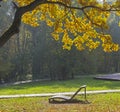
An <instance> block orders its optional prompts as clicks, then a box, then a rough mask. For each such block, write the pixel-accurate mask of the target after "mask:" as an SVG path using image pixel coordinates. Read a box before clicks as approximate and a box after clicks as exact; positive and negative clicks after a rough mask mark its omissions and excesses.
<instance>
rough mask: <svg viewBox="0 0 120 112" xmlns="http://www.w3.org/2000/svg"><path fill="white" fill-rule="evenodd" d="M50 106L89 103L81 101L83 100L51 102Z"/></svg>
mask: <svg viewBox="0 0 120 112" xmlns="http://www.w3.org/2000/svg"><path fill="white" fill-rule="evenodd" d="M49 103H50V104H90V103H91V102H89V101H83V100H76V99H74V100H71V101H57V100H53V101H52V102H49Z"/></svg>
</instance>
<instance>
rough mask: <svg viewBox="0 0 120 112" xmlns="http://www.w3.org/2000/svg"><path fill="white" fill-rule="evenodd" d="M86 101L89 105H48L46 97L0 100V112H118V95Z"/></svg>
mask: <svg viewBox="0 0 120 112" xmlns="http://www.w3.org/2000/svg"><path fill="white" fill-rule="evenodd" d="M78 98H79V97H78ZM87 99H88V101H90V102H91V103H90V104H81V103H67V104H49V103H48V97H36V98H14V99H0V112H120V94H119V93H108V94H96V95H88V96H87Z"/></svg>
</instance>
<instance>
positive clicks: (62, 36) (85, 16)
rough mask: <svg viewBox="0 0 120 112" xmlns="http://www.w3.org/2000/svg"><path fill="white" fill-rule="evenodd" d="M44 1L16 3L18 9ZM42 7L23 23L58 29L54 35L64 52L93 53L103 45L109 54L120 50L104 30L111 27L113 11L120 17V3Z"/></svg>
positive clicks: (64, 2)
mask: <svg viewBox="0 0 120 112" xmlns="http://www.w3.org/2000/svg"><path fill="white" fill-rule="evenodd" d="M35 1H40V0H14V3H16V4H17V5H18V7H24V6H28V7H30V5H31V4H32V3H33V2H35ZM41 1H43V2H41V3H40V4H39V5H36V7H35V8H34V9H33V10H31V11H27V12H26V13H24V14H23V15H22V21H23V22H24V23H26V24H29V25H31V26H33V27H37V26H39V25H40V21H45V22H46V24H47V25H48V26H49V27H51V28H54V31H53V32H52V33H51V35H52V37H53V38H54V39H55V40H56V41H58V40H59V41H61V42H62V43H63V49H67V50H70V49H71V47H72V46H75V47H76V48H77V49H78V50H80V51H82V50H84V49H89V50H90V51H91V50H93V49H96V48H97V47H99V46H102V47H103V50H104V51H105V52H112V51H118V50H119V45H118V44H115V43H114V42H113V41H112V37H111V35H109V34H106V33H105V32H104V31H105V30H107V29H108V28H109V24H108V21H109V18H110V15H111V12H113V13H115V14H116V15H117V16H120V11H119V10H120V2H119V0H118V1H114V2H109V3H108V2H106V1H105V0H103V1H101V2H99V0H41Z"/></svg>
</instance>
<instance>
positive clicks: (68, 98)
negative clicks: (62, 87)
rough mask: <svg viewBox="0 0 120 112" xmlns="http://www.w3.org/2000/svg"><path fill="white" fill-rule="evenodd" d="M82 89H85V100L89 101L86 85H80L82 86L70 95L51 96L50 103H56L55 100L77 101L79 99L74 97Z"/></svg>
mask: <svg viewBox="0 0 120 112" xmlns="http://www.w3.org/2000/svg"><path fill="white" fill-rule="evenodd" d="M81 89H84V99H85V101H87V99H86V85H83V86H80V88H79V89H78V90H77V91H76V92H75V93H74V94H73V95H72V96H71V97H70V96H64V95H56V96H52V97H51V98H49V103H54V102H66V103H67V102H68V103H71V102H75V101H78V100H76V99H74V97H75V96H76V95H77V94H78V93H79V91H80V90H81Z"/></svg>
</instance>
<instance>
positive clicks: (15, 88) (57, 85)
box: [0, 76, 120, 95]
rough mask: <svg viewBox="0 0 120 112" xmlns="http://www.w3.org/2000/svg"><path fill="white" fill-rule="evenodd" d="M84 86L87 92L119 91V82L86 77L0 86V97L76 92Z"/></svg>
mask: <svg viewBox="0 0 120 112" xmlns="http://www.w3.org/2000/svg"><path fill="white" fill-rule="evenodd" d="M84 84H85V85H87V90H106V89H120V81H105V80H95V79H93V77H91V76H88V77H80V78H77V79H74V80H67V81H45V82H34V83H27V84H19V85H12V86H1V87H0V95H8V94H32V93H49V92H50V93H54V92H70V91H76V90H77V89H78V88H79V86H81V85H84Z"/></svg>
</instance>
